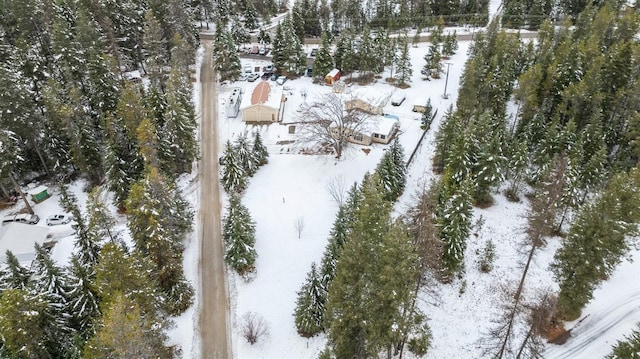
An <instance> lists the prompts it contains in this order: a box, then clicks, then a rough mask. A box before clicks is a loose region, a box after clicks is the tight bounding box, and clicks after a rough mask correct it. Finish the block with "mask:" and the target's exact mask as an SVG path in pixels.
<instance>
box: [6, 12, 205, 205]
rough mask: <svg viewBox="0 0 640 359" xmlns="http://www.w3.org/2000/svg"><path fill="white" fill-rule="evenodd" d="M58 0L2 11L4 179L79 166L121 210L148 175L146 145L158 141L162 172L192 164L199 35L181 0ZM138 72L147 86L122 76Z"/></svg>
mask: <svg viewBox="0 0 640 359" xmlns="http://www.w3.org/2000/svg"><path fill="white" fill-rule="evenodd" d="M58 3H59V4H58ZM58 3H55V4H54V3H53V2H51V3H46V4H48V6H49V7H47V6H45V5H46V4H41V3H39V2H31V1H28V2H21V1H9V2H7V4H5V6H3V9H2V14H0V15H1V16H0V27H1V28H2V29H3V36H2V37H1V41H2V45H3V46H2V50H0V57H1V58H2V66H0V82H1V83H2V84H3V86H4V89H5V90H4V91H3V94H2V101H0V113H1V114H2V116H0V117H1V120H0V121H1V122H2V129H3V131H2V137H3V141H2V143H3V145H2V148H1V149H0V156H2V161H0V162H1V163H2V166H1V168H0V177H1V178H2V180H3V181H4V180H6V179H7V178H8V177H9V176H10V175H12V176H14V177H15V178H17V179H18V180H21V179H22V178H25V175H26V174H27V173H31V172H36V173H44V174H45V175H47V176H49V177H50V178H55V177H57V176H58V177H60V176H62V177H64V176H65V175H66V174H68V173H70V172H73V171H74V170H79V172H81V173H82V174H83V175H84V176H85V177H86V178H87V179H88V180H89V181H90V184H91V185H95V184H98V183H101V182H102V181H103V180H105V179H106V180H107V181H108V183H109V184H110V187H111V188H112V189H113V190H114V191H115V192H116V196H115V197H116V201H117V205H118V206H119V207H121V208H123V206H124V200H125V199H126V197H127V192H128V189H129V188H130V186H131V184H132V183H133V182H135V181H136V180H138V179H139V178H141V177H142V175H143V169H144V166H143V162H144V159H143V156H142V154H141V151H140V148H141V147H143V144H142V142H144V141H146V142H149V141H153V142H155V143H154V146H155V147H156V151H157V152H158V155H157V157H158V158H157V162H156V163H154V165H155V166H157V167H159V168H161V169H162V170H163V171H164V172H165V173H167V174H171V175H172V176H175V174H180V173H184V172H187V171H190V169H191V168H190V166H191V162H192V160H193V159H194V158H195V156H196V154H197V144H196V141H195V137H194V130H195V126H196V125H195V111H194V109H193V104H192V102H191V100H192V99H191V97H192V94H191V84H190V81H189V78H188V65H189V64H191V63H192V62H193V59H194V53H195V47H196V46H197V45H198V39H197V33H196V32H195V31H194V29H193V26H192V22H191V18H190V17H189V16H187V15H188V14H186V13H185V12H184V9H183V8H182V5H181V3H180V2H176V1H170V2H152V3H151V4H148V5H142V4H139V3H133V2H123V3H119V4H113V6H111V5H109V6H107V4H101V3H96V4H93V3H92V4H89V3H86V2H77V3H76V2H73V1H59V2H58ZM18 24H19V25H18ZM169 66H170V67H169ZM139 69H140V70H142V71H143V72H144V73H146V74H147V75H148V78H149V80H150V85H149V86H147V87H145V88H143V87H142V86H138V85H135V84H132V83H129V82H128V81H126V80H125V77H126V75H125V71H129V70H139ZM169 69H170V70H169ZM144 132H147V133H144ZM145 136H146V137H145ZM143 137H145V138H143ZM4 139H6V141H4Z"/></svg>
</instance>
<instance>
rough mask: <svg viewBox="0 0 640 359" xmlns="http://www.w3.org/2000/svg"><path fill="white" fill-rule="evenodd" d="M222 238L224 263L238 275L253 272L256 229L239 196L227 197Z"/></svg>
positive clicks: (255, 254)
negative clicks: (227, 204)
mask: <svg viewBox="0 0 640 359" xmlns="http://www.w3.org/2000/svg"><path fill="white" fill-rule="evenodd" d="M222 223H223V226H222V227H223V228H222V238H223V240H224V243H225V247H226V251H225V255H224V260H225V262H226V263H227V264H228V265H230V266H231V267H232V268H233V269H234V270H235V271H236V272H238V274H240V275H246V274H248V273H250V272H255V263H256V257H257V256H258V255H257V253H256V250H255V248H254V246H255V242H256V238H255V236H256V227H255V223H254V222H253V220H252V219H251V214H250V213H249V210H248V209H247V208H246V207H245V206H243V205H242V202H241V201H240V196H239V195H237V194H235V193H232V194H231V196H230V197H229V206H228V207H227V214H226V215H225V217H224V218H223V220H222Z"/></svg>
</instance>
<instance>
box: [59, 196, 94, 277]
mask: <svg viewBox="0 0 640 359" xmlns="http://www.w3.org/2000/svg"><path fill="white" fill-rule="evenodd" d="M60 205H61V206H62V208H63V209H64V210H65V211H66V212H69V213H71V215H72V217H73V224H72V225H71V228H73V229H74V231H75V234H76V237H77V238H76V241H75V242H74V244H73V245H74V246H75V247H76V249H77V250H78V255H79V257H80V261H81V262H82V264H84V265H87V266H94V265H95V264H96V263H97V262H98V254H99V252H100V245H99V244H98V241H99V239H98V238H95V237H93V236H92V235H91V234H90V233H89V228H88V227H87V223H86V222H85V217H84V216H83V214H82V212H81V211H80V207H78V200H77V198H76V196H75V195H74V194H73V193H70V192H69V190H68V188H67V186H66V185H61V186H60Z"/></svg>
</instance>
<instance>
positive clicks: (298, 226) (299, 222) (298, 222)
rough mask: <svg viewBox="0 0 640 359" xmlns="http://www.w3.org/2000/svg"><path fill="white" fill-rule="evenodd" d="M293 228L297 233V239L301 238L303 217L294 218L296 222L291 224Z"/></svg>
mask: <svg viewBox="0 0 640 359" xmlns="http://www.w3.org/2000/svg"><path fill="white" fill-rule="evenodd" d="M293 227H294V228H295V229H296V233H298V238H300V237H301V236H302V231H303V230H304V217H298V218H296V221H295V222H294V223H293Z"/></svg>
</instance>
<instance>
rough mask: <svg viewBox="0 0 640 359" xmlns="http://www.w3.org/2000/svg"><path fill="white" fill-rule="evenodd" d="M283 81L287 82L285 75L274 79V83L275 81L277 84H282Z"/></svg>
mask: <svg viewBox="0 0 640 359" xmlns="http://www.w3.org/2000/svg"><path fill="white" fill-rule="evenodd" d="M285 82H287V77H286V76H279V77H278V79H277V80H276V83H277V84H278V85H282V84H284V83H285Z"/></svg>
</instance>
